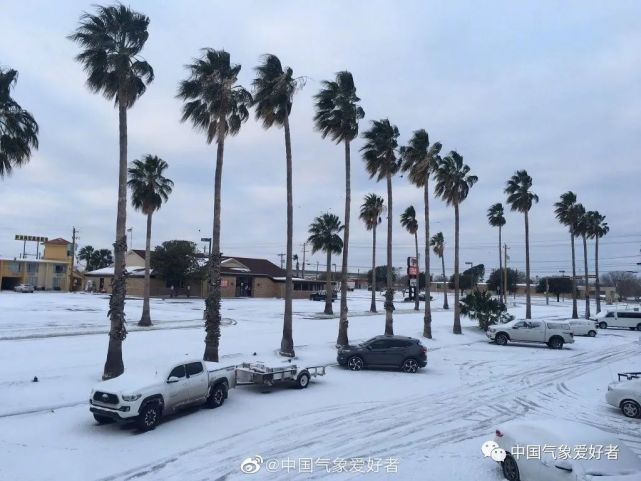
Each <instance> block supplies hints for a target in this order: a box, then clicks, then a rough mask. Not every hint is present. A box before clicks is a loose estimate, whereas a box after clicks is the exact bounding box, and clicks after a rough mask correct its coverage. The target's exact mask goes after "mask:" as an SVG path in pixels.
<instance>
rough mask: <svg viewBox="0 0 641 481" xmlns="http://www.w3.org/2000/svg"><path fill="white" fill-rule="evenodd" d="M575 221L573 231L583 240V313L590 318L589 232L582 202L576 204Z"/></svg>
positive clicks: (587, 218) (586, 214)
mask: <svg viewBox="0 0 641 481" xmlns="http://www.w3.org/2000/svg"><path fill="white" fill-rule="evenodd" d="M574 208H575V211H576V218H577V223H576V226H575V228H574V232H575V233H576V235H577V236H581V240H582V241H583V282H584V283H585V313H584V316H585V318H586V319H590V275H589V273H588V235H589V232H590V225H589V217H588V212H587V211H586V210H585V207H583V204H576V206H575V207H574Z"/></svg>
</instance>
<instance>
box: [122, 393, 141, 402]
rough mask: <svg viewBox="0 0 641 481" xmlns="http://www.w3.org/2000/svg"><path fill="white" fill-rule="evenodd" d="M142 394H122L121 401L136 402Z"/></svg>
mask: <svg viewBox="0 0 641 481" xmlns="http://www.w3.org/2000/svg"><path fill="white" fill-rule="evenodd" d="M141 396H142V394H123V395H122V399H123V401H136V400H138V399H140V397H141Z"/></svg>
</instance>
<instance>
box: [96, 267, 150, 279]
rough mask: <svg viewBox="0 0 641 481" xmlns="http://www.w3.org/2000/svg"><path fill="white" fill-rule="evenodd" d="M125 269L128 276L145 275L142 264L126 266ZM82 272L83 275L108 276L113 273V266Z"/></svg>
mask: <svg viewBox="0 0 641 481" xmlns="http://www.w3.org/2000/svg"><path fill="white" fill-rule="evenodd" d="M126 270H127V275H128V276H129V277H143V276H144V275H145V268H144V267H142V266H127V267H126ZM84 274H85V276H97V277H110V276H113V275H114V266H109V267H103V268H102V269H96V270H95V271H89V272H85V273H84Z"/></svg>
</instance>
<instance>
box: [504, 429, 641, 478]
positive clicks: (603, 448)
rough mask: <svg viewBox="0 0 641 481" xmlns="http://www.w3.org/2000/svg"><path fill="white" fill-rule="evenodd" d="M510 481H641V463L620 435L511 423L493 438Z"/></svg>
mask: <svg viewBox="0 0 641 481" xmlns="http://www.w3.org/2000/svg"><path fill="white" fill-rule="evenodd" d="M494 441H495V442H496V444H498V446H499V447H498V448H495V449H503V450H505V453H506V456H505V459H504V460H503V461H500V464H501V468H502V470H503V476H504V477H505V479H507V480H509V481H639V480H640V479H641V459H639V457H638V456H637V455H636V454H635V453H634V452H633V451H632V450H631V449H630V448H628V447H627V446H626V445H625V444H623V442H622V441H621V440H619V439H618V438H617V437H615V436H613V435H611V434H609V433H606V432H604V431H601V430H600V429H597V428H594V427H592V426H587V425H585V424H579V423H575V422H570V421H562V420H557V419H536V420H531V421H511V422H507V423H505V424H503V425H501V426H499V427H498V429H497V430H496V437H495V438H494Z"/></svg>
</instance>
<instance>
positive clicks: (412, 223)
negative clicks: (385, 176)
mask: <svg viewBox="0 0 641 481" xmlns="http://www.w3.org/2000/svg"><path fill="white" fill-rule="evenodd" d="M401 226H402V227H403V228H404V229H405V230H406V231H407V232H409V233H410V234H411V235H413V236H414V247H415V248H416V291H415V292H414V310H415V311H418V310H419V302H418V288H419V282H418V280H419V274H420V269H419V266H418V220H416V210H415V209H414V206H413V205H410V206H409V207H408V208H407V209H405V210H404V211H403V213H402V214H401ZM425 281H426V282H425V283H426V284H427V274H425ZM425 303H426V304H428V303H429V300H428V297H427V291H426V292H425ZM423 333H424V334H425V327H423ZM426 337H427V336H426Z"/></svg>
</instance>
